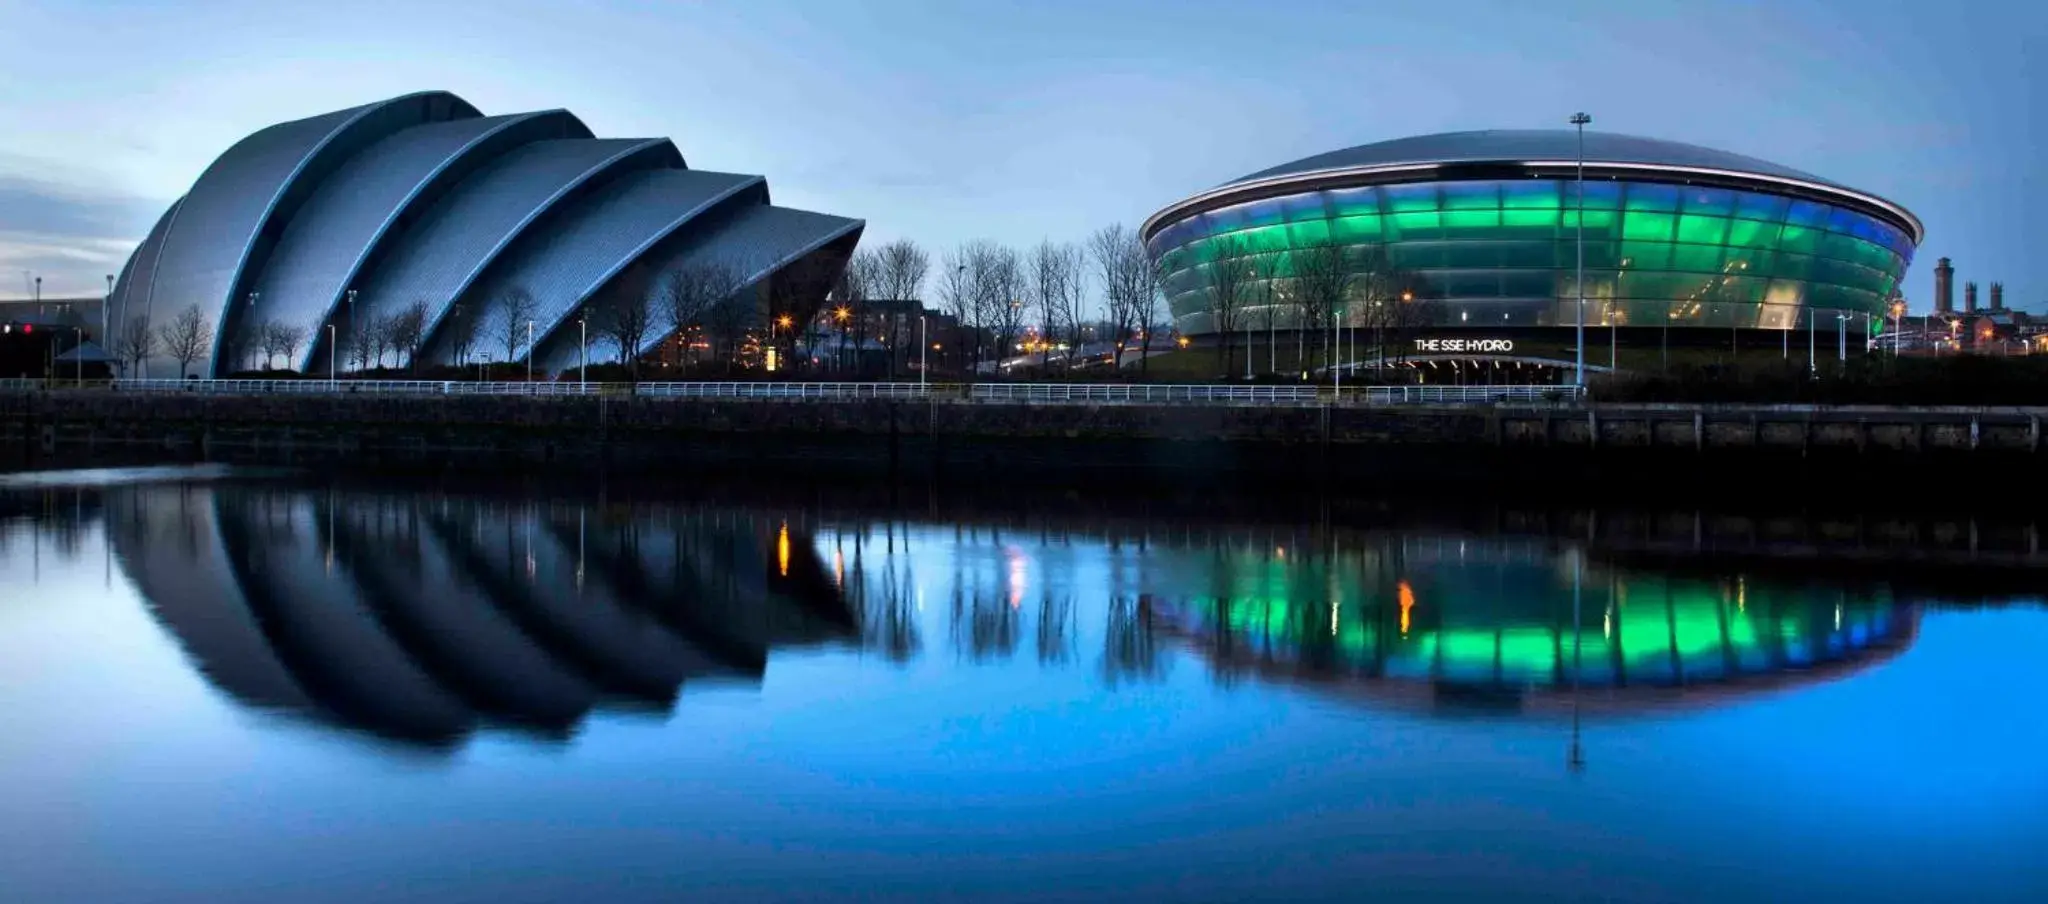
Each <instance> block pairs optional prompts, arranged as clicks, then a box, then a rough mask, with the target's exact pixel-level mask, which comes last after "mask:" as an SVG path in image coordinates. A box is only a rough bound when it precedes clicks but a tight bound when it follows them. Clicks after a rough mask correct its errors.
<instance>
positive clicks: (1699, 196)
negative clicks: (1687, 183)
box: [1682, 187, 1735, 217]
mask: <svg viewBox="0 0 2048 904" xmlns="http://www.w3.org/2000/svg"><path fill="white" fill-rule="evenodd" d="M1682 203H1683V204H1684V209H1685V212H1686V213H1689V214H1699V215H1702V216H1710V217H1729V216H1734V215H1735V193H1734V192H1732V191H1729V190H1727V189H1725V188H1692V187H1688V188H1687V189H1686V190H1685V195H1684V198H1683V199H1682Z"/></svg>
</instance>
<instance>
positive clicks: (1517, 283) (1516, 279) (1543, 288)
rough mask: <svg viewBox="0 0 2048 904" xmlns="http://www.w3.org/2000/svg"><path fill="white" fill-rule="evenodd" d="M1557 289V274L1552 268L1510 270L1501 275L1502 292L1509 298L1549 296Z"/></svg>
mask: <svg viewBox="0 0 2048 904" xmlns="http://www.w3.org/2000/svg"><path fill="white" fill-rule="evenodd" d="M1556 291H1557V274H1556V273H1555V272H1553V271H1551V270H1548V269H1545V270H1540V271H1527V270H1509V271H1505V272H1503V273H1501V275H1500V293H1501V295H1502V296H1503V297H1507V298H1549V297H1551V296H1552V295H1553V294H1554V293H1555V292H1556Z"/></svg>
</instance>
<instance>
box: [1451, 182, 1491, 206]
mask: <svg viewBox="0 0 2048 904" xmlns="http://www.w3.org/2000/svg"><path fill="white" fill-rule="evenodd" d="M1443 189H1444V209H1445V210H1497V209H1499V208H1500V183H1498V182H1446V183H1444V186H1443Z"/></svg>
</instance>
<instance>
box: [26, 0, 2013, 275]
mask: <svg viewBox="0 0 2048 904" xmlns="http://www.w3.org/2000/svg"><path fill="white" fill-rule="evenodd" d="M0 35H6V36H7V37H8V38H9V40H8V41H7V44H8V49H7V52H6V53H4V54H0V297H4V296H15V295H20V294H25V292H26V287H25V284H24V282H23V277H22V271H24V270H28V271H34V272H35V273H38V274H40V275H42V276H43V277H44V294H45V295H46V296H62V295H72V294H97V293H98V292H99V291H101V290H102V289H103V288H104V281H103V279H102V274H105V273H112V272H116V271H118V270H119V269H120V263H121V261H122V260H124V259H125V258H126V256H127V254H128V253H129V251H130V250H131V249H132V248H133V246H134V244H135V243H136V242H137V241H138V240H139V239H140V238H141V236H142V235H143V233H144V232H146V231H147V230H148V228H149V226H150V224H151V222H152V221H153V220H154V219H155V217H156V215H157V214H158V213H160V212H161V210H162V209H163V207H164V206H165V205H167V204H168V203H169V202H170V201H171V200H172V199H173V198H175V197H177V196H178V195H179V194H181V193H182V192H183V191H184V190H185V188H186V187H187V186H189V185H190V183H191V182H192V180H193V179H195V178H196V177H197V176H198V174H199V172H200V171H201V170H203V169H204V168H205V167H206V165H207V164H208V163H209V162H210V161H211V160H212V159H213V157H214V156H215V155H217V154H219V153H220V152H221V151H222V150H224V149H226V148H227V147H228V146H229V145H230V144H232V143H233V142H234V141H236V140H237V139H239V138H241V137H242V136H244V135H246V134H248V133H249V132H252V131H254V130H256V129H259V128H261V127H263V126H265V125H269V124H271V123H274V122H279V121H282V120H287V119H294V118H299V117H303V116H307V115H311V114H314V113H319V112H324V111H327V110H332V109H337V108H340V107H345V106H352V105H356V104H360V103H364V102H367V101H370V100H375V99H379V98H383V97H388V96H392V95H397V94H402V93H406V92H410V91H415V90H422V89H445V90H449V91H453V92H455V93H457V94H460V95H462V96H463V97H465V98H467V99H468V100H470V101H471V102H473V103H475V104H476V105H477V106H478V107H480V108H482V109H483V110H484V111H485V112H487V113H504V112H513V111H519V110H529V109H544V108H551V107H563V108H568V109H570V110H573V111H574V112H576V113H577V114H578V115H579V116H581V117H582V118H583V119H584V121H585V122H587V123H589V124H590V126H591V127H592V128H593V129H594V130H596V132H597V133H598V134H599V135H604V136H619V137H640V136H667V137H672V138H673V139H675V142H676V144H677V145H678V146H679V147H680V148H681V149H682V151H683V154H684V156H685V157H686V158H687V159H688V160H689V162H690V165H691V166H693V167H700V168H706V169H719V170H728V171H737V172H747V173H763V174H766V175H767V176H768V178H769V184H770V185H771V187H772V189H773V191H774V194H775V198H776V201H777V203H780V204H784V205H788V206H794V207H806V208H811V209H816V210H822V211H826V212H830V213H836V214H843V215H847V216H854V217H860V218H863V219H865V220H867V222H868V229H867V241H869V242H880V241H886V240H889V239H894V238H898V237H910V238H914V239H916V240H918V241H920V242H923V243H924V244H926V245H928V246H932V247H944V246H948V245H952V244H954V243H956V242H958V241H961V240H964V239H969V238H977V237H984V238H992V239H996V240H999V241H1004V242H1010V243H1017V244H1023V243H1028V242H1035V241H1037V240H1038V239H1040V238H1042V237H1053V238H1081V237H1083V236H1084V235H1085V234H1086V233H1087V232H1089V231H1091V230H1092V229H1094V228H1096V227H1098V226H1100V225H1103V224H1105V223H1109V222H1113V221H1122V222H1125V223H1130V224H1133V225H1135V224H1136V223H1137V222H1138V221H1139V220H1141V219H1143V218H1144V217H1145V216H1146V215H1147V214H1149V213H1151V212H1152V211H1154V210H1156V209H1157V208H1159V207H1160V206H1163V205H1164V204H1166V203H1168V202H1171V201H1173V200H1175V199H1177V198H1179V197H1181V196H1184V195H1186V194H1189V193H1191V192H1193V191H1195V190H1197V189H1200V188H1204V187H1207V186H1210V185H1213V184H1215V183H1218V182H1222V181H1224V180H1227V179H1230V178H1233V177H1236V176H1239V175H1242V174H1244V173H1248V172H1251V171H1254V170H1258V169H1262V168H1265V167H1267V166H1271V165H1274V164H1277V163H1281V162H1285V161H1287V160H1291V159H1294V158H1298V157H1303V156H1307V155H1309V154H1314V153H1317V152H1321V151H1326V150H1330V149H1333V148H1338V147H1344V146H1348V145H1354V144H1362V143H1366V142H1371V141H1379V140H1383V139H1388V138H1395V137H1400V136H1403V135H1410V134H1416V133H1424V132H1436V131H1447V130H1456V129H1477V128H1545V127H1559V128H1562V127H1565V118H1566V117H1567V116H1569V115H1570V114H1571V113H1572V112H1573V111H1575V110H1581V109H1583V110H1585V111H1587V112H1589V113H1591V114H1592V115H1593V117H1594V120H1595V123H1594V128H1595V129H1598V130H1606V131H1616V132H1626V133H1633V134H1639V135H1648V136H1654V137H1659V138H1668V139H1673V140H1678V141H1684V142H1691V143H1696V144H1702V145H1707V146H1710V147H1715V148H1720V149H1724V150H1728V151H1734V152H1737V153H1743V154H1749V155H1753V156H1757V157H1762V158H1764V159H1767V160H1772V161H1776V162H1779V163H1782V164H1785V165H1787V166H1791V167H1794V168H1798V169H1803V170H1808V171H1811V172H1815V173H1818V174H1820V175H1822V176H1825V177H1828V178H1831V179H1834V180H1836V181H1839V182H1842V183H1845V184H1848V185H1851V186H1855V187H1857V188H1861V189H1864V190H1867V191H1871V192H1875V193H1877V194H1880V195H1884V196H1886V197H1889V198H1891V199H1893V200H1895V201H1898V202H1899V203H1901V204H1904V205H1905V206H1906V207H1908V208H1910V209H1912V210H1913V211H1914V212H1916V213H1917V214H1919V215H1920V216H1921V218H1922V219H1923V220H1924V221H1925V222H1926V224H1927V227H1928V233H1929V237H1928V241H1927V243H1926V244H1925V245H1923V246H1922V248H1921V251H1920V255H1919V258H1918V260H1917V261H1916V262H1915V265H1914V267H1913V269H1912V272H1911V274H1910V275H1909V277H1908V280H1907V285H1906V292H1907V295H1908V297H1909V299H1911V300H1912V302H1913V305H1914V308H1915V309H1916V310H1919V309H1921V308H1923V307H1924V306H1925V305H1926V303H1927V301H1928V297H1929V292H1930V289H1929V287H1930V284H1931V281H1932V277H1931V270H1932V266H1933V263H1934V259H1935V258H1936V257H1939V256H1948V257H1952V258H1954V259H1955V261H1956V266H1957V269H1958V279H1959V280H1976V281H1978V282H1980V283H1988V282H1990V281H1993V280H2003V281H2004V282H2005V283H2006V286H2007V290H2006V291H2007V301H2008V303H2009V304H2012V305H2014V306H2018V307H2026V308H2031V309H2034V310H2048V255H2044V254H2043V250H2044V241H2043V238H2042V236H2043V233H2042V229H2041V219H2040V216H2041V212H2043V211H2048V182H2044V180H2043V178H2042V175H2041V166H2040V162H2041V160H2042V159H2043V157H2042V152H2041V151H2042V148H2043V146H2044V140H2048V125H2044V122H2043V121H2044V119H2048V88H2044V87H2043V85H2048V5H2042V4H2030V3H2019V2H1997V0H1960V2H1955V3H1949V4H1939V5H1937V4H1931V3H1906V2H1897V0H1838V2H1822V0H1776V2H1705V0H1689V2H1655V0H1631V2H1619V0H1615V2H1595V0H1550V2H1542V3H1531V2H1504V0H1503V2H1494V0H1432V2H1398V0H1377V2H1372V3H1364V2H1351V3H1337V2H1273V3H1264V4H1255V3H1245V2H1242V0H1238V2H1210V0H1181V2H1172V3H1169V2H1163V0H1158V2H1113V0H1037V2H1028V3H1027V2H997V0H956V2H912V0H891V2H884V0H871V2H852V0H815V2H803V0H750V2H666V3H654V2H648V3H584V4H571V3H539V2H527V0H501V2H492V3H481V2H475V3H434V2H383V0H360V2H352V3H347V4H318V5H315V4H310V3H297V2H275V0H270V2H250V0H220V2H207V0H181V2H138V0H119V2H116V0H104V2H99V0H69V2H52V0H0Z"/></svg>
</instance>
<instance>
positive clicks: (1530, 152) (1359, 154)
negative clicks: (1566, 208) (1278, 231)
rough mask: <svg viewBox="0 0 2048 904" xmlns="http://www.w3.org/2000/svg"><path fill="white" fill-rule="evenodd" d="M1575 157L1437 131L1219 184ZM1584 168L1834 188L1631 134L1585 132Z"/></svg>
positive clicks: (1564, 134) (1564, 139)
mask: <svg viewBox="0 0 2048 904" xmlns="http://www.w3.org/2000/svg"><path fill="white" fill-rule="evenodd" d="M1578 154H1579V144H1578V133H1577V132H1575V131H1572V130H1570V129H1490V130H1482V131H1475V132H1443V133H1440V134H1436V135H1416V136H1412V137H1408V138H1396V139H1394V140H1392V141H1381V142H1375V143H1373V144H1361V145H1358V146H1356V147H1349V148H1344V149H1343V150H1337V151H1329V152H1326V153H1322V154H1316V155H1314V156H1311V157H1303V158H1301V159H1300V160H1296V161H1294V162H1292V163H1283V164H1281V165H1279V166H1275V167H1271V168H1269V169H1263V170H1260V171H1258V172H1256V173H1252V174H1250V175H1247V176H1243V177H1240V178H1237V179H1232V180H1230V181H1229V182H1225V183H1223V184H1224V185H1236V184H1239V183H1242V182H1255V181H1258V180H1261V179H1270V178H1273V177H1275V176H1289V175H1298V174H1305V173H1314V172H1320V171H1323V170H1335V169H1352V168H1355V167H1366V166H1393V165H1398V164H1403V163H1431V164H1434V163H1482V162H1521V161H1530V160H1577V159H1578ZM1585 159H1586V162H1587V163H1637V164H1648V165H1664V166H1689V167H1705V168H1709V169H1721V170H1732V171H1736V172H1746V173H1756V174H1759V175H1765V176H1776V177H1778V178H1782V179H1798V180H1800V181H1802V182H1817V183H1820V184H1823V185H1836V186H1837V187H1841V186H1839V185H1837V183H1834V182H1830V181H1828V180H1826V179H1822V178H1820V177H1819V176H1815V175H1813V174H1811V173H1805V172H1801V171H1799V170H1795V169H1792V168H1791V167H1787V166H1779V165H1778V164H1775V163H1771V162H1769V161H1766V160H1758V159H1757V158H1755V157H1745V156H1743V155H1741V154H1731V153H1728V152H1726V151H1717V150H1714V149H1712V148H1703V147H1700V146H1698V145H1691V144H1683V143H1680V142H1676V141H1664V140H1661V139H1657V138H1642V137H1639V136H1635V135H1617V134H1613V133H1610V132H1587V133H1586V158H1585Z"/></svg>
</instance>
